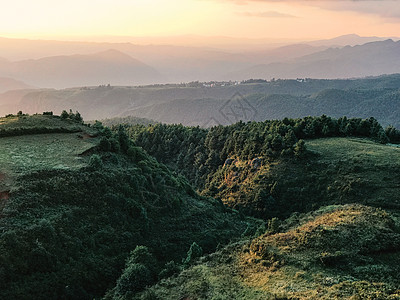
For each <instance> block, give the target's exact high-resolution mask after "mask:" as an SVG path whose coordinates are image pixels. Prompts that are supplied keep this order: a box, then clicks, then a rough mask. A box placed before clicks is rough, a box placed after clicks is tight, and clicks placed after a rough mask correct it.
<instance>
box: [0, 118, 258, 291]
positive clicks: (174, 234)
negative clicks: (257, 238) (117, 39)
mask: <svg viewBox="0 0 400 300" xmlns="http://www.w3.org/2000/svg"><path fill="white" fill-rule="evenodd" d="M67 115H68V114H67ZM75 116H76V114H69V115H68V117H66V120H63V119H62V118H60V117H57V116H51V115H47V116H41V115H37V116H24V115H20V116H9V117H7V118H2V119H1V124H0V129H1V130H3V131H7V132H8V129H9V128H10V127H13V128H14V129H13V130H14V131H15V130H16V128H18V125H19V126H20V127H19V128H20V130H19V131H18V136H12V135H10V134H8V137H1V138H0V142H1V143H0V150H1V151H0V153H1V160H0V166H1V176H0V187H1V198H0V216H1V217H0V228H1V230H0V232H1V233H0V249H1V251H0V253H1V255H0V277H1V283H0V286H1V289H0V298H4V299H43V298H46V299H93V298H99V297H101V296H102V295H104V293H105V292H106V290H107V289H108V288H111V287H112V286H114V285H115V283H117V285H118V289H117V290H116V293H117V294H119V295H122V296H123V295H124V294H125V293H132V292H135V291H139V290H141V289H143V288H144V287H145V286H146V285H148V284H151V283H153V282H155V281H156V280H157V279H158V278H161V277H163V276H167V275H168V274H172V273H174V272H176V271H177V270H179V268H180V265H181V264H182V261H184V259H186V258H187V251H188V250H189V248H190V246H191V245H192V244H193V243H195V244H196V245H198V247H201V249H202V253H207V252H210V251H213V250H214V249H215V248H216V246H217V245H218V244H223V243H227V242H229V241H230V240H232V239H236V238H238V237H240V236H241V235H242V233H244V232H245V230H246V228H247V230H248V229H249V228H253V231H254V230H255V229H256V228H257V226H258V225H257V224H258V223H259V222H258V221H255V220H251V219H246V218H244V217H243V216H239V215H238V214H237V213H233V212H231V211H230V210H229V209H226V208H225V207H224V206H223V205H222V203H220V202H218V201H216V200H214V199H211V198H206V197H201V196H199V195H197V194H196V193H195V192H194V190H193V189H192V187H191V186H190V184H189V183H188V182H187V180H186V179H185V178H184V177H182V176H178V175H176V174H175V175H174V173H173V172H171V171H170V170H169V169H168V168H167V167H166V166H164V165H162V164H160V163H158V162H157V161H156V160H155V159H154V158H152V157H150V156H149V155H148V154H146V153H145V152H144V151H143V150H142V149H141V148H138V147H135V146H134V145H133V144H132V142H130V141H129V139H128V137H127V135H125V134H124V131H123V130H121V131H119V132H118V133H117V134H113V133H111V131H109V130H106V129H104V128H102V127H99V126H97V127H96V126H93V127H91V128H90V127H87V126H83V125H81V123H80V122H78V121H74V120H73V119H74V118H75ZM43 121H45V122H47V123H48V124H47V127H46V128H47V129H48V130H47V131H43V130H42V129H41V128H42V122H43ZM26 123H29V124H30V125H31V126H30V127H29V128H28V127H26V126H25V125H24V124H26ZM50 123H52V124H53V127H50V125H49V124H50ZM35 124H36V126H35ZM55 124H58V125H62V126H63V127H62V128H65V129H66V130H65V131H64V132H62V133H61V132H60V130H58V131H57V132H58V133H52V131H53V129H57V126H58V125H55ZM70 124H75V125H74V126H75V127H76V129H79V131H78V130H74V132H73V133H71V131H70V130H69V129H68V126H70ZM54 126H55V127H54ZM75 127H74V128H75ZM36 130H37V132H36ZM54 143H55V144H54ZM105 144H106V145H108V146H109V148H107V147H105V146H104V145H105ZM24 145H27V146H26V147H24ZM250 232H251V231H250ZM138 246H140V247H139V248H137V247H138ZM135 249H136V250H135ZM134 250H135V251H136V252H131V251H134ZM140 251H142V252H143V251H144V254H143V253H142V252H140ZM130 253H131V254H130ZM135 253H136V254H135ZM137 253H142V254H140V255H141V256H140V255H139V254H137ZM129 255H133V256H135V255H139V256H140V257H142V256H143V255H144V256H145V257H146V255H147V256H148V257H149V259H147V260H146V261H141V260H139V261H136V262H135V264H133V265H132V266H131V268H130V269H129V270H127V271H126V272H128V273H127V274H126V272H125V273H124V274H125V275H124V274H122V275H121V270H122V269H123V267H124V264H125V260H126V259H127V257H128V256H129ZM187 259H188V263H189V262H190V260H191V258H190V257H189V258H187ZM192 259H194V257H193V258H192ZM172 261H175V262H172ZM120 276H122V277H121V278H120V279H118V278H119V277H120ZM124 276H130V277H129V278H131V280H136V281H135V282H134V283H133V286H131V285H123V281H124V280H125V279H124V278H125V277H124ZM135 276H136V277H135ZM132 278H136V279H132Z"/></svg>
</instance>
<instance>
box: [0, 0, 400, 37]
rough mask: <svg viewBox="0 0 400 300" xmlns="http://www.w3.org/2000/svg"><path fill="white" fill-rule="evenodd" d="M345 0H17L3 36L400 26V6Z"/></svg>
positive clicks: (321, 33)
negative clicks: (378, 10) (333, 0)
mask: <svg viewBox="0 0 400 300" xmlns="http://www.w3.org/2000/svg"><path fill="white" fill-rule="evenodd" d="M325 2H326V1H325ZM340 2H341V3H343V4H336V6H334V5H333V4H329V5H324V4H320V5H318V3H320V2H318V1H315V2H312V5H308V4H305V2H299V1H297V2H294V1H290V2H289V1H280V2H278V1H271V2H269V1H246V2H245V1H233V0H232V1H229V0H225V1H223V0H170V1H166V0H135V1H131V0H117V1H116V0H87V1H81V0H70V1H54V0H53V1H51V0H37V1H30V0H29V1H28V0H14V1H10V2H8V3H7V4H3V7H2V9H1V10H0V35H1V36H7V37H26V38H63V37H84V36H86V37H89V36H91V37H93V36H136V37H140V36H171V35H187V34H196V35H206V36H219V35H223V36H233V37H250V38H266V37H272V38H303V37H310V38H320V37H330V36H335V35H340V34H346V33H358V34H361V35H363V34H366V35H380V36H390V35H397V33H398V32H400V12H399V16H397V15H396V14H393V15H389V16H388V12H387V11H383V10H382V11H381V13H380V14H374V13H373V9H372V7H369V6H368V5H370V4H364V3H367V2H368V3H369V2H370V1H357V3H356V4H354V3H352V4H351V5H352V6H349V4H348V2H349V1H340ZM351 2H352V1H351ZM395 2H396V1H380V5H381V6H380V7H384V6H385V5H387V6H388V10H389V9H390V5H395V4H396V3H395ZM307 3H310V2H308V1H307ZM340 5H342V6H343V7H342V6H340ZM355 5H358V6H355ZM368 8H370V9H368ZM394 10H396V8H394ZM397 10H398V9H397Z"/></svg>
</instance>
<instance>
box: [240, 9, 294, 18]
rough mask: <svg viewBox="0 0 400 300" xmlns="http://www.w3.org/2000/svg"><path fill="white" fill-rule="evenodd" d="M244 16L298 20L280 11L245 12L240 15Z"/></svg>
mask: <svg viewBox="0 0 400 300" xmlns="http://www.w3.org/2000/svg"><path fill="white" fill-rule="evenodd" d="M240 15H242V16H246V17H258V18H297V17H296V16H293V15H289V14H284V13H281V12H279V11H274V10H270V11H264V12H243V13H240Z"/></svg>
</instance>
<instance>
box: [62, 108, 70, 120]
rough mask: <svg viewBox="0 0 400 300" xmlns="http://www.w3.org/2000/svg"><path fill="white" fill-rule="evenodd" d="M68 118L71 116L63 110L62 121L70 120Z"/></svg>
mask: <svg viewBox="0 0 400 300" xmlns="http://www.w3.org/2000/svg"><path fill="white" fill-rule="evenodd" d="M68 117H69V114H68V113H67V111H66V110H63V111H62V113H61V119H63V120H66V119H68Z"/></svg>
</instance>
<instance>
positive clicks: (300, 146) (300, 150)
mask: <svg viewBox="0 0 400 300" xmlns="http://www.w3.org/2000/svg"><path fill="white" fill-rule="evenodd" d="M306 150H307V149H306V143H305V142H304V140H299V141H298V142H297V143H296V145H295V146H294V149H293V151H294V155H296V157H303V156H304V155H305V153H306Z"/></svg>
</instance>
